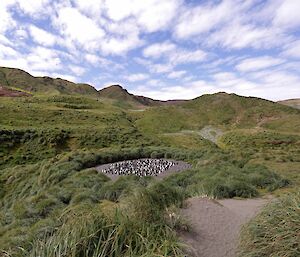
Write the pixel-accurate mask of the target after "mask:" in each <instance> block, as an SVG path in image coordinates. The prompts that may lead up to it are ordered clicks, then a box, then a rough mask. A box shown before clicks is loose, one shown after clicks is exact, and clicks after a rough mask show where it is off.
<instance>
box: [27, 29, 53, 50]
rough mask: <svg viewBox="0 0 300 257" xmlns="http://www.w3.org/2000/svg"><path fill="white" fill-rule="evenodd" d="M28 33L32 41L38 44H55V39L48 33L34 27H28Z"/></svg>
mask: <svg viewBox="0 0 300 257" xmlns="http://www.w3.org/2000/svg"><path fill="white" fill-rule="evenodd" d="M29 32H30V35H31V36H32V39H33V40H34V41H35V42H37V43H38V44H41V45H44V46H53V45H54V44H55V43H56V37H55V36H54V35H53V34H52V33H49V32H47V31H45V30H43V29H41V28H38V27H36V26H34V25H30V27H29Z"/></svg>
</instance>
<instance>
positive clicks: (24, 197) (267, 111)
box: [0, 94, 300, 256]
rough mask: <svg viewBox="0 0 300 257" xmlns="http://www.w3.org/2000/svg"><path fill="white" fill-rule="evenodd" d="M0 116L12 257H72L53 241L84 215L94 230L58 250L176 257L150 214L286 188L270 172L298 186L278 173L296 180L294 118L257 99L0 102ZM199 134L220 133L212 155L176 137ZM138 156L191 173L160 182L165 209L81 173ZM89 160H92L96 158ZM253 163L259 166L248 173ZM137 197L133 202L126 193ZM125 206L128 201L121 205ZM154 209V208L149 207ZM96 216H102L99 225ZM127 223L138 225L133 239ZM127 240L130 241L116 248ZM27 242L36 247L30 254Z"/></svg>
mask: <svg viewBox="0 0 300 257" xmlns="http://www.w3.org/2000/svg"><path fill="white" fill-rule="evenodd" d="M0 109H1V112H0V126H1V138H0V140H1V147H0V154H1V157H2V158H1V163H0V165H1V166H0V169H1V171H0V188H1V189H2V191H0V196H1V200H0V205H1V209H2V210H3V211H2V212H0V217H1V222H2V224H1V226H2V227H1V229H0V242H1V246H2V245H4V246H5V249H9V247H12V249H11V251H16V254H18V255H17V256H23V255H22V253H21V252H20V251H19V250H16V248H15V247H16V246H22V247H24V248H25V249H26V250H29V251H30V249H34V251H35V252H36V255H40V256H47V254H46V253H47V251H51V249H56V248H55V247H54V246H57V247H58V246H59V249H63V250H62V251H64V253H67V255H68V256H76V254H78V252H77V253H76V252H73V253H70V252H69V251H70V249H69V248H68V246H66V245H61V244H62V242H63V241H62V240H61V239H62V238H65V236H66V233H67V232H68V229H70V226H72V224H81V223H82V219H81V216H80V213H83V214H82V215H87V214H86V212H88V213H89V214H90V215H91V220H93V222H94V221H95V222H96V223H93V224H95V228H92V227H89V226H88V224H84V223H83V225H82V227H81V230H80V231H78V230H76V229H74V231H73V230H72V231H73V232H72V233H73V235H74V238H70V241H67V242H68V244H69V246H70V245H72V244H74V243H78V244H79V245H85V246H87V245H93V244H94V243H95V242H96V244H97V243H101V245H103V242H115V243H116V244H117V245H118V244H119V243H120V242H121V241H124V244H120V245H119V247H114V246H112V245H110V244H109V245H107V249H111V250H112V251H113V252H111V253H108V252H105V251H106V250H107V249H106V250H105V249H103V248H101V249H98V250H95V249H93V248H88V249H91V252H90V253H88V254H87V255H84V256H93V254H97V251H104V253H105V254H107V255H105V256H122V255H125V254H127V255H129V256H143V255H144V254H145V256H147V254H148V256H149V253H150V255H151V254H152V255H155V254H156V255H159V254H160V255H164V254H169V255H171V256H172V255H176V254H177V253H178V254H179V252H180V250H179V248H178V246H176V238H175V237H174V234H172V233H169V232H170V231H171V229H172V226H170V225H168V223H167V220H165V219H162V220H158V219H154V220H152V218H153V217H151V213H153V211H154V210H156V209H159V210H160V211H159V213H158V214H159V216H160V217H164V212H165V207H167V206H169V205H170V204H178V203H179V202H180V201H181V200H180V199H181V198H184V197H188V196H191V195H198V194H208V195H211V196H215V197H233V196H242V197H248V196H254V195H257V194H259V193H263V192H265V191H268V190H270V191H272V190H274V189H277V188H281V187H285V186H286V185H287V180H286V179H284V178H282V177H280V176H278V175H276V172H277V170H278V167H281V166H282V167H283V168H280V169H279V171H280V173H281V174H282V176H283V177H287V178H289V179H290V180H291V182H292V185H291V186H293V185H295V183H298V178H299V177H297V176H296V173H295V172H291V173H289V172H286V168H285V167H290V166H293V168H294V170H295V171H296V170H299V159H298V157H297V156H299V135H298V134H297V132H298V131H299V130H298V128H299V127H297V126H299V111H297V110H294V109H292V108H289V107H285V106H281V105H279V104H274V103H272V102H269V101H264V100H261V99H256V98H243V97H238V96H236V95H227V94H215V95H206V96H203V97H200V98H197V99H195V100H193V101H191V102H187V103H183V104H180V105H177V106H176V107H175V106H164V107H154V108H150V109H147V110H145V111H143V112H133V111H126V110H125V109H122V108H119V107H117V106H115V105H114V104H113V103H112V102H111V101H108V100H105V99H100V100H99V99H98V100H97V99H93V98H86V97H77V96H64V95H60V96H52V97H49V96H48V97H47V96H38V97H32V98H26V99H25V98H18V99H16V98H1V102H0ZM208 124H210V125H213V126H216V127H221V128H223V129H224V130H226V131H227V132H226V133H225V135H224V136H223V137H222V138H221V139H220V142H219V145H220V146H221V148H220V147H218V146H216V145H214V144H213V143H211V142H209V141H207V140H205V139H203V138H201V137H200V136H199V135H197V134H193V133H190V134H189V133H187V134H182V133H178V132H181V131H182V130H199V129H201V128H202V127H204V126H205V125H208ZM278 142H279V143H278ZM145 146H156V147H157V148H155V149H150V150H149V151H148V153H147V154H145V156H157V157H162V156H165V157H167V158H175V159H185V160H188V161H190V162H191V163H192V164H193V165H194V166H193V167H194V168H193V169H192V170H191V171H187V172H183V173H182V174H179V175H174V176H171V177H169V178H167V179H166V180H164V181H163V182H162V185H164V187H165V188H166V192H165V194H164V195H166V197H167V199H165V200H167V203H165V202H162V201H163V199H164V198H161V197H160V198H159V199H155V200H154V199H153V197H154V196H157V195H159V196H161V195H163V194H161V193H157V191H155V190H158V189H157V188H154V189H153V188H152V186H155V185H156V184H157V183H156V182H151V180H149V181H148V180H147V179H146V180H141V181H139V180H138V181H137V180H136V179H135V178H125V179H120V180H118V181H117V182H115V183H112V182H110V181H107V179H106V178H105V177H102V176H100V177H99V175H98V174H96V173H95V172H94V171H92V170H84V168H86V167H91V166H93V165H94V164H95V163H101V162H103V161H104V162H110V161H113V157H112V156H117V157H114V158H121V159H125V158H128V156H130V150H125V152H122V153H120V148H123V147H129V148H130V149H133V148H134V149H136V150H133V151H136V153H135V154H136V155H132V158H133V156H135V157H140V156H141V151H142V150H141V149H145ZM165 147H172V148H168V149H169V150H168V149H167V148H165ZM112 149H114V150H112ZM174 149H179V150H174ZM78 151H80V152H78ZM88 151H91V152H99V151H100V153H99V154H97V156H98V157H95V155H94V154H91V153H89V152H88ZM109 151H114V152H109ZM58 154H59V155H58ZM126 156H127V157H126ZM3 157H4V158H3ZM262 163H263V164H265V165H266V166H262V165H257V164H262ZM20 164H21V165H20ZM299 179H300V178H299ZM299 181H300V180H299ZM150 182H151V183H150ZM164 187H163V188H164ZM160 188H161V186H160ZM136 190H137V191H138V192H139V193H133V191H134V192H136ZM140 190H142V191H140ZM144 190H146V191H144ZM279 190H282V189H279ZM285 190H286V189H285ZM277 192H280V191H277ZM135 194H138V196H136V197H138V198H141V197H144V196H145V195H146V196H147V195H148V194H149V195H148V196H147V197H150V198H147V199H148V200H145V204H144V206H143V208H141V207H140V206H137V205H135V204H134V203H133V202H132V199H131V197H135ZM172 195H173V196H174V198H171V200H170V199H169V198H168V196H172ZM121 196H122V197H121ZM120 197H121V198H120ZM124 197H125V198H126V199H127V200H122V199H123V198H124ZM127 197H129V198H127ZM125 198H124V199H125ZM168 199H169V200H168ZM103 200H107V201H108V202H106V203H107V204H108V206H110V207H107V206H103V203H104V202H103ZM153 201H154V202H157V204H162V206H163V207H159V206H156V205H152V204H153ZM101 202H102V204H101ZM114 202H117V204H118V211H120V213H121V214H120V216H118V215H116V216H113V220H107V216H105V213H106V211H108V210H110V211H113V212H115V208H113V207H112V206H115V203H114ZM137 202H140V201H137ZM24 204H25V205H24ZM99 204H100V206H99ZM28 206H29V207H28ZM111 208H112V209H111ZM123 208H125V213H128V210H144V209H145V213H143V214H141V213H140V212H139V211H137V212H134V211H133V213H131V212H130V213H131V214H130V215H129V216H128V215H127V214H126V215H125V216H124V213H123V211H122V210H124V209H123ZM77 210H80V211H79V212H78V213H79V214H78V215H76V214H74V212H75V213H76V212H77ZM97 213H101V215H102V213H103V214H104V216H100V217H99V216H97V215H98V214H97ZM65 215H66V216H65ZM94 215H95V216H94ZM136 215H142V217H144V219H142V222H141V223H139V224H137V226H136V227H134V229H132V222H133V221H135V220H136V217H137V216H136ZM149 215H150V216H149ZM31 217H33V218H31ZM61 217H63V218H62V219H61ZM105 217H106V218H105ZM58 218H59V219H58ZM99 220H101V222H102V221H103V222H106V223H101V222H99ZM147 222H152V224H153V225H154V227H151V228H150V230H145V224H147ZM68 224H69V225H68ZM113 224H114V225H113ZM116 224H117V226H115V225H116ZM68 226H69V227H68ZM104 227H109V228H112V230H103V231H106V232H105V233H106V234H105V235H103V238H102V239H101V237H100V236H99V235H96V236H95V237H92V238H90V237H84V238H85V240H86V241H84V242H80V238H81V237H82V234H81V233H83V234H84V233H87V234H89V235H91V234H93V233H96V231H95V229H96V228H104ZM156 228H159V230H158V231H160V232H159V234H158V235H156V236H157V238H158V239H157V238H155V237H153V236H152V235H151V233H152V232H151V231H152V230H151V229H153V231H157V229H156ZM54 231H58V232H57V233H55V232H54ZM118 231H119V232H118ZM149 231H150V232H151V233H150V232H149ZM114 233H117V234H114ZM122 233H123V234H122ZM127 233H129V234H130V236H128V237H126V238H127V239H124V237H125V236H126V235H127ZM149 233H150V234H149ZM87 234H84V235H87ZM152 234H153V233H152ZM49 235H50V238H51V239H49V240H48V239H47V240H46V241H45V240H44V239H43V237H45V236H46V237H47V238H48V236H49ZM109 235H111V237H109ZM118 235H120V237H119V236H118ZM138 235H139V236H140V235H142V236H143V238H144V239H145V240H144V241H143V242H144V244H143V245H140V244H139V243H136V244H135V245H134V246H133V245H132V246H131V248H130V249H127V248H126V247H125V243H126V242H127V241H126V240H129V241H130V240H131V239H134V238H136V240H135V239H134V240H133V241H132V242H138V241H139V240H138V239H137V238H139V236H138ZM37 237H38V239H39V241H37ZM111 240H112V241H111ZM115 240H116V241H115ZM118 240H119V241H118ZM160 240H161V241H160ZM31 241H36V242H37V244H35V245H34V246H32V245H31V244H30V242H31ZM25 242H27V243H25ZM116 244H115V245H116ZM104 245H105V244H104ZM32 247H33V248H32ZM87 247H88V246H87ZM124 247H125V248H124ZM126 249H127V250H128V252H126ZM172 249H173V250H172ZM79 250H80V249H79ZM41 251H43V253H41ZM31 254H32V252H31ZM43 254H44V255H43ZM51 254H54V253H53V252H52V253H51ZM56 254H57V253H56ZM60 254H62V252H60ZM72 254H73V255H72ZM33 256H34V255H33Z"/></svg>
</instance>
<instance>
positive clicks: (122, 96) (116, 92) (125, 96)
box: [99, 85, 185, 108]
mask: <svg viewBox="0 0 300 257" xmlns="http://www.w3.org/2000/svg"><path fill="white" fill-rule="evenodd" d="M99 95H100V97H103V98H109V99H111V100H113V101H116V102H118V104H119V105H121V106H123V107H125V106H130V107H137V108H144V107H149V106H162V105H173V104H179V103H182V102H185V100H168V101H160V100H154V99H152V98H149V97H145V96H138V95H134V94H131V93H129V92H128V91H127V90H126V89H124V88H123V87H122V86H120V85H111V86H109V87H106V88H103V89H101V90H99Z"/></svg>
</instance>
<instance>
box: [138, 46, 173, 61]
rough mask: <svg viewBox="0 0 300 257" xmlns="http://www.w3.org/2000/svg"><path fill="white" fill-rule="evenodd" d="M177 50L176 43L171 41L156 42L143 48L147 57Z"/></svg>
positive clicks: (159, 55) (154, 56) (157, 56)
mask: <svg viewBox="0 0 300 257" xmlns="http://www.w3.org/2000/svg"><path fill="white" fill-rule="evenodd" d="M174 50H176V45H175V44H173V43H170V42H163V43H156V44H152V45H150V46H148V47H146V48H145V49H144V50H143V55H144V56H145V57H152V58H159V57H161V56H163V55H165V54H168V53H170V52H173V51H174Z"/></svg>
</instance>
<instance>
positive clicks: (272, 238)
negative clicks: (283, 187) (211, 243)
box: [239, 191, 300, 257]
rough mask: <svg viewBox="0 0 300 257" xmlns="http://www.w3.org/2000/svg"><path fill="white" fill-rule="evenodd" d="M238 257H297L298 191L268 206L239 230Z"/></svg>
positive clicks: (299, 243)
mask: <svg viewBox="0 0 300 257" xmlns="http://www.w3.org/2000/svg"><path fill="white" fill-rule="evenodd" d="M240 247H241V250H240V253H239V256H240V257H279V256H280V257H298V256H300V191H299V192H298V193H294V194H288V195H285V196H283V197H281V198H279V199H277V200H274V201H273V202H272V203H270V204H269V205H268V206H267V207H266V208H265V209H264V210H263V211H262V212H261V214H259V215H258V216H257V217H256V218H255V219H253V220H252V221H251V222H250V223H249V224H248V225H247V226H245V227H244V229H243V231H242V237H241V243H240Z"/></svg>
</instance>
